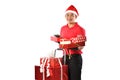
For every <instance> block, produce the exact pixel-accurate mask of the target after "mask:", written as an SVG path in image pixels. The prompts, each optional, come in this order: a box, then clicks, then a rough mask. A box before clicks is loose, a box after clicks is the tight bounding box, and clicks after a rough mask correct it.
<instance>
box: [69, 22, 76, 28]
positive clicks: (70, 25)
mask: <svg viewBox="0 0 120 80" xmlns="http://www.w3.org/2000/svg"><path fill="white" fill-rule="evenodd" d="M75 24H76V22H74V23H68V27H69V28H72V27H73V26H74V25H75Z"/></svg>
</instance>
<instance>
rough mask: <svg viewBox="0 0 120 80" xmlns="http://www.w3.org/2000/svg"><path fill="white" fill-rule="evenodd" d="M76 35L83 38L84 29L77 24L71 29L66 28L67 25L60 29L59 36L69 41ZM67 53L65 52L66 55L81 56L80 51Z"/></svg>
mask: <svg viewBox="0 0 120 80" xmlns="http://www.w3.org/2000/svg"><path fill="white" fill-rule="evenodd" d="M78 35H83V36H85V29H84V28H82V27H81V26H80V25H79V24H78V23H75V25H74V26H73V27H71V28H69V27H68V24H67V25H64V26H62V27H61V31H60V36H61V37H63V38H66V39H70V38H72V37H77V36H78ZM69 51H70V52H68V51H67V53H66V54H68V53H71V54H82V51H81V50H69Z"/></svg>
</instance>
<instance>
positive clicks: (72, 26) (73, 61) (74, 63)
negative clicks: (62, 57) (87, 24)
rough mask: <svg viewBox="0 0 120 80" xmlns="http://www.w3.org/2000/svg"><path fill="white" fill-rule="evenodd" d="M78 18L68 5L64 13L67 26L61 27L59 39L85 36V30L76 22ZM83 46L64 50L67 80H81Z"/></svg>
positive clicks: (74, 9) (77, 14)
mask: <svg viewBox="0 0 120 80" xmlns="http://www.w3.org/2000/svg"><path fill="white" fill-rule="evenodd" d="M78 16H79V13H78V11H77V9H76V8H75V7H74V6H73V5H70V6H69V7H68V8H67V9H66V11H65V18H66V21H67V24H66V25H64V26H62V27H61V31H60V37H62V38H65V39H71V38H72V37H77V36H79V35H82V36H85V30H84V28H82V27H81V26H80V25H79V24H78V23H77V22H75V20H76V18H77V17H78ZM84 46H85V45H78V47H74V48H68V49H66V64H67V65H68V73H69V75H68V76H69V80H81V69H82V56H81V54H82V51H81V50H82V49H83V48H84Z"/></svg>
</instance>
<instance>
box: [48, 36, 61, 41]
mask: <svg viewBox="0 0 120 80" xmlns="http://www.w3.org/2000/svg"><path fill="white" fill-rule="evenodd" d="M50 39H51V41H55V42H60V39H61V38H60V37H59V38H58V37H55V36H51V37H50Z"/></svg>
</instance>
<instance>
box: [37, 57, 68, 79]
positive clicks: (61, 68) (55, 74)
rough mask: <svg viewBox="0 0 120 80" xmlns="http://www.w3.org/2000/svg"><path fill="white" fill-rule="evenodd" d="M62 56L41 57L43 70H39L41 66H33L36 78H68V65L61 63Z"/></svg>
mask: <svg viewBox="0 0 120 80" xmlns="http://www.w3.org/2000/svg"><path fill="white" fill-rule="evenodd" d="M61 60H62V58H60V59H59V60H58V58H41V59H40V63H41V61H42V64H43V65H44V66H43V72H40V69H41V66H35V79H36V80H68V66H67V65H62V64H61ZM48 62H49V64H50V66H49V71H50V76H47V69H48Z"/></svg>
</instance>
